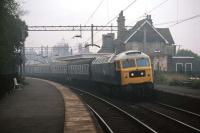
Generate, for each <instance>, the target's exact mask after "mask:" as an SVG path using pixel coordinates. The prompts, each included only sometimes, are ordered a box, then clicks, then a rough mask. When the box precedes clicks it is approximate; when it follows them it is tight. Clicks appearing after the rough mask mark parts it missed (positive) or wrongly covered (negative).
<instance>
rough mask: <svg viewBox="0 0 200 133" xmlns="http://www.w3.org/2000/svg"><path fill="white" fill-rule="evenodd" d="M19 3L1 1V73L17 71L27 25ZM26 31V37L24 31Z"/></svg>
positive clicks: (11, 0) (12, 0)
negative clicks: (20, 11) (21, 17)
mask: <svg viewBox="0 0 200 133" xmlns="http://www.w3.org/2000/svg"><path fill="white" fill-rule="evenodd" d="M19 10H20V9H19V4H18V3H17V2H16V1H15V0H1V3H0V64H1V65H0V74H10V73H13V72H14V71H15V67H16V65H17V62H18V61H17V60H18V59H17V58H19V55H20V53H21V51H20V49H21V48H22V47H23V45H22V44H23V42H24V41H25V37H27V36H28V32H27V25H26V23H25V22H24V21H22V20H21V19H20V18H19V15H18V12H19ZM23 31H24V33H25V35H24V38H23V37H22V32H23Z"/></svg>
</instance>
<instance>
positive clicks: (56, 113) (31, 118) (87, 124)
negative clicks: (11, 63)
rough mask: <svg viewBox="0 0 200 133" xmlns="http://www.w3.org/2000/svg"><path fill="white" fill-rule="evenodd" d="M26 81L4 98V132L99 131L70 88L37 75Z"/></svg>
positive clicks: (0, 121)
mask: <svg viewBox="0 0 200 133" xmlns="http://www.w3.org/2000/svg"><path fill="white" fill-rule="evenodd" d="M26 84H27V85H25V86H24V87H23V89H20V90H15V91H14V93H13V94H10V95H7V96H6V97H4V98H3V99H1V100H0V133H74V132H81V133H82V132H85V133H86V132H87V133H95V132H97V127H96V124H95V121H94V120H93V119H92V115H91V114H90V112H89V111H88V110H87V108H86V106H85V105H84V104H83V103H82V102H81V100H80V99H79V98H78V97H77V96H76V95H75V94H74V93H72V92H71V91H70V90H69V89H68V88H66V87H64V86H62V85H60V84H57V83H54V82H50V81H45V80H39V79H33V78H27V79H26Z"/></svg>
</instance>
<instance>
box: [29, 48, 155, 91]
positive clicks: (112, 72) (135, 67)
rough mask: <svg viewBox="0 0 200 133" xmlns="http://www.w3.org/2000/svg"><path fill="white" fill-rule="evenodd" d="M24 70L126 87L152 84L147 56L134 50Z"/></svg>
mask: <svg viewBox="0 0 200 133" xmlns="http://www.w3.org/2000/svg"><path fill="white" fill-rule="evenodd" d="M26 73H27V74H28V75H29V76H36V77H40V78H48V79H49V78H50V77H51V78H57V79H59V80H60V81H61V80H62V81H68V82H70V81H74V80H76V81H78V80H81V81H84V80H85V81H89V82H95V83H98V84H104V85H109V86H115V88H123V89H127V90H134V89H136V88H141V89H142V90H151V89H153V87H154V83H153V74H152V67H151V60H150V57H149V56H148V55H146V54H145V53H143V52H140V51H135V50H131V51H125V52H122V53H119V54H101V55H99V56H96V57H90V58H73V59H70V60H66V61H64V62H57V63H53V64H49V65H34V66H33V65H30V66H27V67H26Z"/></svg>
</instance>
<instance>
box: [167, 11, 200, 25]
mask: <svg viewBox="0 0 200 133" xmlns="http://www.w3.org/2000/svg"><path fill="white" fill-rule="evenodd" d="M198 17H200V14H198V15H195V16H193V17H190V18H186V19H183V20H181V21H179V22H177V23H175V24H172V25H170V26H169V27H173V26H175V25H177V24H180V23H183V22H186V21H188V20H192V19H195V18H198Z"/></svg>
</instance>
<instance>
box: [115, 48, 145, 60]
mask: <svg viewBox="0 0 200 133" xmlns="http://www.w3.org/2000/svg"><path fill="white" fill-rule="evenodd" d="M138 57H141V58H148V57H149V56H148V55H146V54H145V53H143V52H140V51H137V50H129V51H125V52H122V53H120V54H118V55H116V57H115V59H114V60H123V59H130V58H138Z"/></svg>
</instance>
